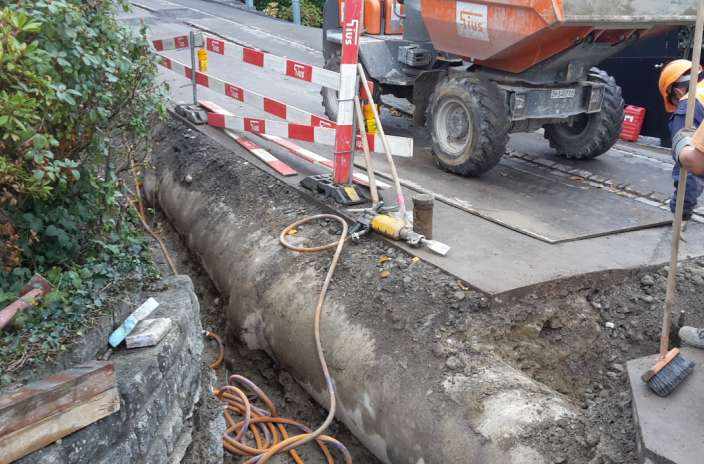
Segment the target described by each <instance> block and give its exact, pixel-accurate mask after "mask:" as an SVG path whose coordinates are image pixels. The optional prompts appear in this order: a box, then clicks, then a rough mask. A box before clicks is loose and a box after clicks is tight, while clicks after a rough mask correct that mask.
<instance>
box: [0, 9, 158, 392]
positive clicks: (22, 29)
mask: <svg viewBox="0 0 704 464" xmlns="http://www.w3.org/2000/svg"><path fill="white" fill-rule="evenodd" d="M118 5H120V6H122V7H124V8H126V3H125V2H124V1H123V0H117V2H113V1H112V0H88V1H84V0H15V1H13V2H9V1H7V0H0V308H1V307H3V306H4V305H5V304H7V303H8V302H10V301H12V300H14V299H15V298H16V297H17V292H18V291H19V289H20V288H21V286H22V285H23V284H24V283H25V282H26V281H27V280H28V279H29V278H30V277H31V276H32V274H34V273H40V274H42V275H44V276H45V277H47V276H48V277H49V278H50V279H51V281H52V282H53V283H54V284H55V285H56V286H57V290H56V291H55V292H54V293H52V294H51V295H50V296H49V297H48V298H47V299H46V300H44V302H43V304H42V305H41V306H40V307H38V308H36V309H35V310H32V311H29V312H27V313H26V314H23V315H21V316H18V317H17V320H16V321H15V323H16V324H15V325H16V327H15V330H11V331H4V332H2V333H0V359H3V363H0V364H4V365H5V366H8V365H12V362H13V359H14V361H18V359H21V356H25V355H27V353H30V354H31V356H32V357H34V358H38V359H44V358H46V357H51V356H52V355H53V354H55V353H56V352H57V351H60V350H61V349H63V347H64V344H65V342H66V340H67V339H68V338H70V337H72V336H73V337H75V335H76V333H75V330H77V328H78V327H80V326H81V324H82V323H85V322H88V321H89V319H90V318H92V317H94V316H95V314H96V311H98V312H99V311H101V310H102V309H101V308H103V306H104V302H103V299H104V295H103V293H101V289H105V287H106V286H111V287H113V288H114V287H118V286H120V285H121V282H125V281H126V279H129V278H130V276H135V275H137V276H141V277H140V278H143V277H144V276H145V275H148V274H149V275H151V274H152V273H153V271H152V268H151V267H150V265H149V259H148V257H147V254H146V252H145V249H146V247H145V244H144V243H143V241H142V238H141V236H142V234H141V232H140V231H139V230H138V229H136V227H135V224H136V223H137V222H138V221H136V220H135V218H134V217H132V214H133V213H130V211H131V208H130V206H129V203H128V201H127V198H126V197H125V196H124V194H123V192H122V188H121V185H120V181H119V179H120V175H121V174H124V173H125V172H126V171H127V170H128V168H129V166H130V162H131V161H132V160H133V159H135V158H137V154H139V155H140V156H139V157H140V158H143V157H144V156H146V154H147V153H148V135H149V129H150V126H151V125H152V122H153V121H154V120H155V119H156V118H158V117H160V116H163V115H164V114H165V108H164V98H163V97H164V92H163V89H162V88H161V87H160V86H159V85H158V83H157V80H156V66H155V62H154V58H153V57H152V56H151V54H150V53H149V48H148V42H147V40H146V36H145V33H144V31H141V33H139V34H137V33H134V32H132V31H131V30H130V29H128V28H127V27H126V26H124V25H122V24H121V23H119V22H118V21H117V19H116V15H115V13H116V6H118ZM138 161H139V160H138ZM72 331H74V332H73V333H72ZM18 356H19V357H20V358H18ZM14 365H15V366H16V364H14ZM2 375H3V373H2V372H1V371H0V377H2ZM0 384H2V379H1V378H0Z"/></svg>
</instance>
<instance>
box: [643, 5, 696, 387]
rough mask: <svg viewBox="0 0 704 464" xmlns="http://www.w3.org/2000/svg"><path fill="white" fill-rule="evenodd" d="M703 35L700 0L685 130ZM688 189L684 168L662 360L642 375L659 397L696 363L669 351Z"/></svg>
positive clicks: (691, 117) (692, 105) (691, 112)
mask: <svg viewBox="0 0 704 464" xmlns="http://www.w3.org/2000/svg"><path fill="white" fill-rule="evenodd" d="M702 32H704V0H700V2H699V8H698V11H697V25H696V28H695V32H694V46H693V50H692V70H691V71H690V76H691V79H690V81H689V96H688V98H689V101H688V102H687V115H686V118H685V127H686V128H687V129H692V128H693V127H694V109H695V106H696V97H697V84H698V81H699V79H698V78H699V68H700V65H699V61H700V60H701V52H702ZM686 186H687V170H686V169H685V168H684V166H682V165H680V179H679V182H678V183H677V199H676V202H675V220H674V221H673V225H672V250H671V255H670V271H669V272H668V274H667V291H666V293H665V310H664V312H663V317H662V334H661V335H660V359H659V360H658V362H657V363H656V364H655V365H654V366H653V367H652V368H650V369H649V370H648V371H647V372H646V373H645V374H643V375H642V377H641V378H642V379H643V382H645V383H647V384H648V387H650V389H651V390H652V391H653V392H654V393H655V394H656V395H658V396H663V397H664V396H667V395H669V394H670V393H672V392H673V391H675V389H676V388H677V387H678V386H679V385H680V384H681V383H682V382H683V381H684V379H686V378H687V377H688V376H689V374H691V373H692V370H693V369H694V363H693V362H692V361H689V360H687V359H685V357H684V356H682V354H681V353H680V350H679V349H678V348H674V349H672V350H669V351H668V348H669V346H670V328H671V325H672V306H673V305H674V300H675V290H676V277H677V258H678V256H679V250H680V234H681V229H682V212H683V210H684V192H685V188H686Z"/></svg>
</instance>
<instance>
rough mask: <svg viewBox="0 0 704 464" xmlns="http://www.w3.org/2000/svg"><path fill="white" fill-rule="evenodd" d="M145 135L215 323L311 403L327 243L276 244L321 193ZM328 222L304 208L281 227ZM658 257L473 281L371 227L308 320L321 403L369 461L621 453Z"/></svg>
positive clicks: (324, 231)
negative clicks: (332, 396)
mask: <svg viewBox="0 0 704 464" xmlns="http://www.w3.org/2000/svg"><path fill="white" fill-rule="evenodd" d="M155 140H156V148H155V152H154V156H153V164H154V167H155V169H154V173H153V174H152V175H150V176H148V177H147V179H146V181H145V189H146V190H147V194H148V196H149V197H151V199H152V201H153V202H154V203H155V204H156V205H158V206H159V207H160V208H161V210H162V211H163V212H164V214H165V215H166V217H168V219H169V221H170V223H171V224H172V226H173V227H174V228H175V229H176V230H177V231H178V232H179V233H180V234H181V236H182V237H183V239H184V241H185V243H186V245H187V246H188V248H189V249H190V251H191V252H192V253H193V254H195V255H196V256H197V257H198V260H199V261H200V263H201V264H202V266H203V268H204V269H205V271H206V272H207V274H208V275H209V277H210V279H211V280H212V281H213V283H214V284H215V287H217V289H218V291H219V292H220V293H221V295H223V297H224V304H223V311H224V312H225V317H226V320H227V326H228V331H229V332H230V334H231V335H233V336H235V337H237V338H238V339H240V340H242V341H243V342H244V343H245V344H246V345H247V347H248V348H249V349H256V350H263V351H265V352H266V353H267V354H268V355H269V356H270V357H271V358H272V359H274V360H276V362H277V363H278V365H280V366H281V367H282V368H283V369H285V370H286V371H287V372H288V373H290V375H291V376H292V377H293V378H294V379H295V380H296V381H297V382H298V383H299V384H300V385H301V386H302V387H303V388H304V389H305V390H306V392H307V393H308V394H310V395H311V396H312V397H313V398H315V400H316V401H317V402H318V403H320V404H322V405H326V404H327V402H328V399H327V396H326V394H325V386H324V383H323V380H322V375H321V373H320V368H319V366H318V363H317V359H316V356H315V350H314V343H313V337H312V315H313V311H312V310H313V308H314V306H315V300H316V298H317V294H318V291H319V289H320V285H321V282H322V279H323V277H324V275H325V272H326V271H327V266H328V264H329V260H330V256H329V255H328V254H326V253H321V254H305V255H300V254H296V253H293V252H290V251H288V250H284V249H283V248H282V247H281V246H280V245H279V243H278V234H279V232H280V231H281V230H282V229H283V228H284V227H285V226H287V225H288V224H290V223H291V222H293V221H295V220H296V219H299V218H301V217H303V216H306V215H310V214H317V213H320V212H324V208H323V207H322V206H319V205H318V204H317V203H315V202H313V201H311V200H310V199H308V198H307V197H305V196H303V195H302V194H301V193H300V192H298V191H296V190H294V189H291V188H290V187H288V186H286V185H285V184H283V183H280V182H279V181H278V180H276V179H274V178H272V177H270V176H269V175H267V174H265V173H264V172H262V171H260V170H259V169H258V168H256V167H255V166H253V165H251V164H250V163H248V162H247V161H245V160H243V159H241V158H240V157H238V156H237V155H235V154H234V153H232V152H231V151H229V150H228V149H226V148H224V147H222V146H220V145H218V144H216V143H213V142H212V141H211V140H210V139H208V138H207V137H205V136H204V135H202V134H200V133H198V132H197V131H193V130H191V129H189V128H188V127H187V126H185V125H183V124H182V123H180V122H175V121H172V122H170V123H169V124H167V125H166V126H165V127H164V128H163V129H162V130H161V131H160V132H159V133H158V134H157V135H156V139H155ZM336 233H337V230H336V228H335V227H334V226H333V224H332V223H330V224H325V223H320V224H318V225H314V226H309V227H303V228H301V229H300V230H299V232H298V235H297V236H296V237H297V238H296V240H299V241H300V242H301V243H302V244H311V243H313V242H314V243H327V242H330V241H332V240H334V239H335V238H336ZM381 256H388V257H390V258H391V259H389V260H380V259H379V258H380V257H381ZM381 261H384V262H383V263H382V262H381ZM384 270H387V271H389V272H390V275H389V276H388V277H387V278H382V277H381V274H380V273H381V271H384ZM664 274H665V271H664V269H644V270H633V271H621V272H607V273H599V274H596V275H587V276H582V277H580V278H575V279H570V280H565V281H561V282H553V283H551V284H549V285H541V286H538V287H535V288H530V289H525V290H523V291H521V292H520V293H517V294H514V295H503V296H501V297H496V298H489V297H487V296H486V295H483V294H481V293H478V292H476V291H473V290H470V289H469V288H468V287H467V286H466V285H465V283H463V282H458V281H457V280H456V279H455V278H453V277H452V276H450V275H447V274H445V273H444V272H442V271H441V270H439V269H437V268H435V267H433V266H430V265H428V264H426V263H424V262H422V261H417V260H413V259H412V256H409V255H407V254H406V253H405V252H403V251H402V250H400V249H396V248H394V247H392V246H391V245H390V244H389V243H387V242H386V241H383V240H381V239H378V238H370V239H369V240H367V241H365V242H364V243H362V244H359V245H352V244H350V245H348V246H347V247H346V248H345V251H344V253H343V257H342V260H341V263H340V265H339V267H338V270H337V273H336V274H335V277H334V280H333V284H332V286H331V288H330V292H329V295H328V300H327V304H326V309H325V311H324V316H323V322H322V339H323V346H324V348H325V351H326V356H327V358H328V362H329V364H330V368H331V372H332V375H333V377H334V379H335V382H336V388H337V394H338V399H339V405H340V408H339V412H338V418H339V419H340V420H341V421H342V422H344V423H345V424H346V425H347V427H349V429H350V430H351V431H352V433H353V434H354V435H355V436H356V437H357V438H358V439H359V440H360V441H361V442H362V443H363V444H364V445H365V446H366V447H367V448H368V449H369V450H371V451H372V452H373V453H374V454H375V455H376V456H377V457H378V458H379V459H380V460H381V461H382V462H389V463H413V464H416V463H436V462H449V463H470V464H473V463H476V464H486V463H488V464H493V463H496V464H504V463H505V464H521V463H545V464H551V463H590V464H599V463H612V462H615V463H629V464H630V463H635V462H637V457H636V445H635V433H634V425H633V420H632V417H631V405H630V393H629V388H628V381H627V378H626V375H625V365H624V363H625V361H626V360H628V359H631V358H634V357H638V356H641V355H645V354H652V353H654V352H655V351H656V350H657V339H658V322H659V313H660V308H661V307H662V300H663V298H664V282H665V277H664ZM679 282H680V299H681V301H680V307H683V308H687V309H688V311H689V313H688V318H689V320H688V322H689V323H692V324H698V323H702V322H704V317H702V311H701V310H700V308H701V307H702V297H701V296H700V293H701V288H704V264H703V263H701V262H694V261H692V262H687V263H686V264H685V265H684V266H683V269H682V272H681V273H680V276H679ZM607 323H609V324H607ZM607 327H608V328H607Z"/></svg>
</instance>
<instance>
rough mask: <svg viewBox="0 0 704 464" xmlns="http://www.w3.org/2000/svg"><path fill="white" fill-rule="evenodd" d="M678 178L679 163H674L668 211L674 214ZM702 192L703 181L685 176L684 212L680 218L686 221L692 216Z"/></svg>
mask: <svg viewBox="0 0 704 464" xmlns="http://www.w3.org/2000/svg"><path fill="white" fill-rule="evenodd" d="M679 177H680V166H679V163H677V162H675V166H674V167H673V169H672V180H673V181H674V186H675V191H674V192H673V194H672V198H671V199H670V211H672V212H673V213H674V212H675V202H676V198H677V186H678V185H679ZM702 191H704V179H702V178H700V177H697V176H695V175H693V174H688V175H687V185H686V187H685V192H684V211H683V213H682V217H683V219H685V220H688V219H689V218H690V217H691V216H692V212H693V211H694V209H695V208H696V207H697V201H698V200H699V196H701V194H702Z"/></svg>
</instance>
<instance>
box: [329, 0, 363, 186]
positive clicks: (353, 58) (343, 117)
mask: <svg viewBox="0 0 704 464" xmlns="http://www.w3.org/2000/svg"><path fill="white" fill-rule="evenodd" d="M344 6H345V7H344V8H343V13H342V16H343V21H342V51H341V56H340V88H339V92H338V106H337V108H338V109H337V133H336V135H335V167H334V169H333V173H332V177H333V182H334V183H335V184H338V185H346V184H349V183H350V182H351V179H352V143H353V141H352V140H353V138H354V129H353V127H352V125H353V121H354V97H355V95H357V61H358V59H359V35H360V33H361V29H362V0H345V3H344ZM370 149H371V147H370Z"/></svg>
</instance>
